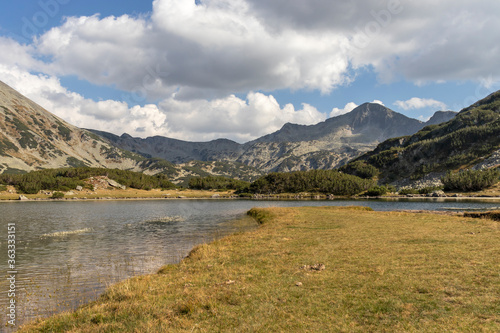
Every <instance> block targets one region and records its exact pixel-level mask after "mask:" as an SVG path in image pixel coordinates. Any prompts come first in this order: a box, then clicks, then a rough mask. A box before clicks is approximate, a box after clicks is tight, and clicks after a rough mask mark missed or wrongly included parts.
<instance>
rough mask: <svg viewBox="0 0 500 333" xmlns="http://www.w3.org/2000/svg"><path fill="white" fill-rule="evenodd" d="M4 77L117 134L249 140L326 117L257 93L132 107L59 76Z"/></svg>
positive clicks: (5, 71)
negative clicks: (84, 91) (83, 91)
mask: <svg viewBox="0 0 500 333" xmlns="http://www.w3.org/2000/svg"><path fill="white" fill-rule="evenodd" d="M0 77H1V78H2V81H4V82H5V83H6V84H8V85H10V86H12V87H13V88H14V89H16V90H18V91H19V92H20V93H22V94H23V95H25V96H27V97H28V98H30V99H32V100H33V101H35V102H36V103H38V104H40V105H42V106H43V107H44V108H45V109H47V110H48V111H49V112H52V113H54V114H55V115H57V116H59V117H61V118H63V119H64V120H66V121H68V122H69V123H71V124H73V125H76V126H78V127H82V128H91V129H97V130H103V131H108V132H113V133H115V134H122V133H125V132H126V133H129V134H131V135H133V136H140V137H145V136H153V135H163V136H168V137H174V138H178V139H184V140H191V141H206V140H213V139H217V138H221V137H224V138H229V139H233V140H236V141H239V142H245V141H250V140H253V139H256V138H257V137H260V136H262V135H265V134H269V133H271V132H274V131H276V130H278V129H280V128H281V127H282V126H283V125H284V124H285V123H287V122H291V123H297V124H305V125H310V124H316V123H318V122H320V121H323V120H325V118H326V116H325V114H323V113H321V112H319V111H318V110H317V109H316V108H314V107H312V106H311V105H308V104H303V106H302V109H300V110H295V108H294V107H293V105H291V104H287V105H285V106H284V107H280V105H279V104H278V102H277V101H276V99H275V98H274V97H273V96H266V95H264V94H262V93H253V92H251V93H249V94H248V96H247V99H246V100H243V99H240V98H238V97H236V96H234V95H230V96H228V97H225V98H220V99H215V100H212V101H208V100H191V101H180V100H177V99H175V98H174V97H173V96H171V97H169V98H166V99H164V100H163V101H162V102H160V103H159V105H154V104H149V105H145V106H143V107H141V106H134V107H128V105H127V104H126V103H125V102H120V101H114V100H105V101H98V102H95V101H93V100H91V99H86V98H84V97H83V96H81V95H80V94H77V93H74V92H71V91H68V90H67V89H66V88H64V87H62V86H61V83H60V81H59V80H58V79H57V78H56V77H53V76H47V75H33V74H30V73H28V72H26V71H23V70H21V69H19V68H16V67H8V66H4V65H0Z"/></svg>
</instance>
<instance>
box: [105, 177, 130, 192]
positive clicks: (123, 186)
mask: <svg viewBox="0 0 500 333" xmlns="http://www.w3.org/2000/svg"><path fill="white" fill-rule="evenodd" d="M108 184H109V186H112V187H116V188H120V189H122V190H125V189H126V188H127V187H126V186H125V185H122V184H120V183H118V182H116V181H114V180H113V179H108Z"/></svg>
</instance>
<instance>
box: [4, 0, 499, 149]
mask: <svg viewBox="0 0 500 333" xmlns="http://www.w3.org/2000/svg"><path fill="white" fill-rule="evenodd" d="M498 12H500V4H499V3H498V2H497V1H490V0H480V1H476V2H470V1H465V0H464V1H451V0H443V1H440V2H439V3H435V2H433V1H430V0H424V1H420V2H418V3H416V2H411V1H409V0H406V1H405V0H387V1H383V0H382V1H381V0H364V1H357V2H353V1H350V0H339V1H335V2H331V1H324V0H309V1H307V5H305V2H304V0H231V1H229V0H200V1H196V2H195V1H194V0H155V1H154V2H151V1H144V0H143V1H123V0H122V1H118V0H108V1H95V0H89V1H77V0H40V1H27V0H20V1H16V2H9V3H8V4H5V3H4V4H2V8H1V10H0V48H1V49H2V50H3V52H2V54H1V55H0V80H2V81H4V82H5V83H7V84H9V85H11V86H12V87H14V88H15V89H17V90H19V91H20V92H21V93H23V94H25V95H26V96H28V97H30V98H32V99H33V100H35V101H36V102H37V103H39V104H41V105H42V106H44V107H45V108H46V109H47V110H49V111H51V112H53V113H55V114H57V115H58V116H60V117H62V118H63V119H65V120H67V121H68V122H70V123H73V124H75V125H77V126H81V127H86V128H96V129H100V130H107V131H110V132H113V133H116V134H122V133H124V132H127V133H129V134H132V135H135V136H142V137H146V136H153V135H164V136H169V137H174V138H179V139H185V140H196V141H205V140H211V139H215V138H219V137H225V138H229V139H233V140H236V141H239V142H244V141H247V140H252V139H254V138H256V137H258V136H261V135H264V134H267V133H270V132H273V131H275V130H277V129H279V128H280V127H281V126H282V125H283V124H284V123H286V122H293V123H300V124H314V123H317V122H319V121H323V120H325V119H327V118H329V117H331V116H336V115H340V114H343V113H345V112H349V111H351V110H352V109H353V108H354V107H355V106H357V105H360V104H362V103H364V102H372V101H376V102H378V103H383V104H384V105H385V106H387V107H389V108H391V109H393V110H394V111H397V112H401V113H403V114H405V115H407V116H409V117H412V118H417V119H421V120H425V119H427V118H429V117H430V116H431V115H432V114H433V113H434V112H435V111H437V110H443V109H446V110H454V111H459V110H460V109H461V108H463V107H466V106H468V105H470V104H472V103H473V102H475V101H477V100H478V99H480V98H483V97H485V96H486V95H488V94H489V93H491V92H493V91H496V90H497V89H500V86H499V84H498V82H499V77H500V66H499V62H500V56H499V55H500V54H499V53H500V49H499V46H498V45H500V43H499V42H500V34H498V33H497V32H498V31H500V23H499V20H498V19H497V17H496V16H497V13H498Z"/></svg>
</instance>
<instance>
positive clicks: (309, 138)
mask: <svg viewBox="0 0 500 333" xmlns="http://www.w3.org/2000/svg"><path fill="white" fill-rule="evenodd" d="M455 115H456V113H455V112H452V111H447V112H443V111H438V112H436V114H435V115H434V116H433V117H432V118H431V119H430V120H429V121H428V122H427V123H424V122H421V121H419V120H416V119H412V118H408V117H406V116H404V115H402V114H400V113H397V112H394V111H392V110H390V109H389V108H386V107H385V106H382V105H380V104H373V103H365V104H363V105H361V106H359V107H357V108H355V109H354V110H353V111H351V112H349V113H347V114H344V115H341V116H338V117H334V118H330V119H327V120H326V121H324V122H321V123H318V124H316V125H309V126H306V125H297V124H291V123H287V124H285V125H284V126H283V127H282V128H281V129H280V130H278V131H276V132H274V133H271V134H268V135H265V136H263V137H261V138H258V139H256V140H254V141H250V142H247V143H245V144H239V143H237V142H234V141H231V140H227V139H218V140H214V141H209V142H188V141H181V140H175V139H170V138H166V137H161V136H155V137H149V138H146V139H141V138H133V137H131V136H130V135H128V134H123V135H122V136H117V135H114V134H110V133H106V132H99V131H93V133H95V134H98V135H100V136H102V137H105V138H106V139H108V140H109V141H110V142H111V143H113V144H114V145H115V146H116V147H119V148H122V149H126V150H130V151H132V152H136V153H139V154H141V155H143V156H146V157H158V158H162V159H165V160H168V161H170V162H173V163H186V162H188V161H191V160H202V161H232V162H238V163H242V164H245V165H248V166H251V167H254V168H257V169H259V170H262V171H264V172H270V171H295V170H310V169H331V168H334V167H336V166H340V165H343V164H345V163H347V161H349V160H350V159H352V158H354V157H357V156H359V155H360V154H362V153H364V152H367V151H369V150H371V149H373V148H375V147H376V145H377V144H378V143H379V142H382V141H384V140H386V139H388V138H391V137H395V136H403V135H409V134H413V133H415V132H417V131H418V130H420V129H422V128H423V127H425V126H427V125H429V124H434V123H436V122H440V121H447V120H449V119H451V118H453V117H454V116H455Z"/></svg>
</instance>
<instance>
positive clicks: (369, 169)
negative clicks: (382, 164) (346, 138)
mask: <svg viewBox="0 0 500 333" xmlns="http://www.w3.org/2000/svg"><path fill="white" fill-rule="evenodd" d="M339 171H342V172H344V173H347V174H349V175H353V176H358V177H360V178H363V179H372V178H374V177H376V176H378V174H379V171H378V169H377V168H376V167H374V166H373V165H370V164H368V163H366V162H364V161H354V162H351V163H349V164H347V165H344V166H343V167H341V168H340V169H339Z"/></svg>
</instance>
